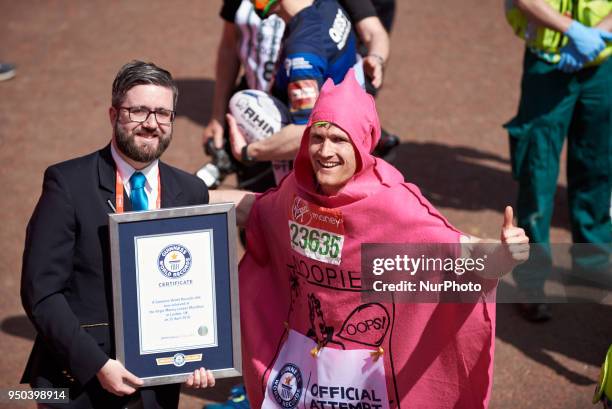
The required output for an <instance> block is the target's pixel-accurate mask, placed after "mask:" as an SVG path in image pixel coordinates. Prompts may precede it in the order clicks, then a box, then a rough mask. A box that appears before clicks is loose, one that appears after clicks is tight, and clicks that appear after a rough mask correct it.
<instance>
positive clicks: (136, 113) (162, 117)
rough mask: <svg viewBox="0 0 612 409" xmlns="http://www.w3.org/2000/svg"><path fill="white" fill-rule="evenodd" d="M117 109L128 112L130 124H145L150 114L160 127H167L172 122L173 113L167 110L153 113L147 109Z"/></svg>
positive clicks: (156, 110)
mask: <svg viewBox="0 0 612 409" xmlns="http://www.w3.org/2000/svg"><path fill="white" fill-rule="evenodd" d="M119 109H125V110H126V111H128V116H129V118H130V121H132V122H140V123H143V122H146V121H147V119H149V115H151V114H153V116H155V120H156V121H157V123H158V124H161V125H169V124H171V123H172V122H173V121H174V114H175V112H174V111H171V110H169V109H163V108H161V109H155V110H153V111H151V110H150V109H149V108H147V107H119Z"/></svg>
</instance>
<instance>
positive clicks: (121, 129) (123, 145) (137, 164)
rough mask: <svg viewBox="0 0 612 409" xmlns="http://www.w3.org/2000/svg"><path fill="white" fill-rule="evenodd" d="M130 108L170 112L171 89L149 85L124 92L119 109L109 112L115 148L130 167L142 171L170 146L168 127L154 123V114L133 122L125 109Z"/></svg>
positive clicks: (172, 106) (172, 107) (170, 137)
mask: <svg viewBox="0 0 612 409" xmlns="http://www.w3.org/2000/svg"><path fill="white" fill-rule="evenodd" d="M134 107H143V108H146V109H148V110H149V111H156V110H160V109H166V110H170V111H172V110H174V96H173V93H172V89H170V88H167V87H163V86H159V85H152V84H146V85H136V86H134V87H132V88H130V89H129V90H128V91H127V92H126V94H125V97H124V98H123V101H122V102H121V105H120V107H111V108H110V110H109V114H110V120H111V123H112V125H113V131H114V132H113V144H114V145H115V148H116V149H117V150H118V151H119V154H121V156H123V158H124V159H125V160H126V161H127V162H128V163H129V164H130V165H132V167H134V168H135V169H142V168H143V167H145V166H147V165H148V164H149V163H151V162H152V161H154V160H155V159H157V158H159V157H160V156H161V154H162V153H164V151H165V150H166V148H167V147H168V145H170V141H171V140H172V123H169V124H160V123H158V122H157V119H156V116H155V114H150V115H149V117H148V118H147V120H146V121H144V122H134V121H132V120H130V114H129V112H128V110H127V109H126V108H134Z"/></svg>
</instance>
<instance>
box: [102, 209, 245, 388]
mask: <svg viewBox="0 0 612 409" xmlns="http://www.w3.org/2000/svg"><path fill="white" fill-rule="evenodd" d="M109 232H110V252H111V267H112V292H113V309H114V317H113V322H114V340H115V351H116V359H117V360H118V361H120V362H121V363H122V364H123V365H124V366H125V367H126V369H127V370H129V371H130V372H132V373H133V374H134V375H136V376H138V377H140V378H141V379H142V380H143V381H144V386H152V385H164V384H170V383H180V382H184V381H185V380H187V378H188V377H189V375H190V374H191V373H193V371H194V370H195V369H197V368H200V367H202V366H203V367H205V368H206V369H210V370H211V371H212V372H213V374H214V375H215V377H216V378H226V377H234V376H240V375H241V374H242V353H241V333H240V305H239V299H238V264H237V248H236V243H237V242H236V239H237V235H236V210H235V206H234V204H232V203H219V204H211V205H198V206H187V207H175V208H167V209H160V210H150V211H140V212H126V213H116V214H109ZM164 242H171V243H172V245H175V244H174V243H179V244H176V245H178V248H179V250H180V249H181V248H182V249H183V250H185V249H187V248H188V247H191V248H192V249H188V250H187V253H184V256H183V258H182V265H183V267H185V266H187V262H186V260H188V261H189V263H188V264H189V266H188V267H187V272H186V273H183V271H184V270H185V268H182V269H181V270H180V272H177V273H175V274H176V275H178V274H184V276H179V277H180V278H181V279H183V280H178V281H177V280H176V279H177V277H174V276H171V275H172V274H171V273H170V272H169V271H168V270H165V269H164V265H165V264H164V262H165V260H166V258H165V256H164V255H163V254H165V253H164V250H166V248H164V249H163V250H162V251H161V252H159V253H158V251H159V250H158V248H156V246H163V244H164ZM181 242H188V243H190V245H189V246H188V245H186V246H182V244H180V243H181ZM194 243H195V248H194ZM202 244H203V245H202ZM166 247H168V246H166ZM139 251H140V255H139ZM151 254H155V255H158V254H159V256H158V257H151V256H150V255H151ZM185 254H186V255H185ZM147 255H148V257H147ZM187 255H188V257H189V258H187ZM179 256H180V254H179ZM207 256H209V257H207ZM175 257H176V255H175ZM179 259H180V257H179ZM143 260H144V261H143ZM143 266H144V267H143ZM196 267H197V268H196ZM156 269H157V270H156ZM190 270H191V271H192V276H191V278H190V279H189V280H185V278H187V277H188V273H189V272H190ZM167 274H168V275H167ZM193 278H195V280H194V279H193ZM155 280H158V282H157V285H158V286H159V290H157V287H155V283H153V284H151V283H152V282H153V281H155ZM185 283H188V284H185ZM194 283H195V284H194ZM203 283H204V284H209V285H210V288H205V287H207V286H206V285H204V284H203ZM183 285H184V286H185V287H182V288H184V289H185V290H186V291H188V294H194V293H195V294H198V296H195V297H193V296H192V297H185V298H180V299H179V298H176V297H175V298H171V297H170V296H167V295H165V294H174V295H176V294H177V293H181V294H182V288H179V286H183ZM143 286H144V288H141V287H143ZM146 286H153V287H150V288H148V287H146ZM165 287H168V289H167V290H166V289H165ZM169 287H173V288H169ZM152 289H155V290H154V291H151V290H152ZM200 290H201V291H200ZM163 291H168V292H167V293H164V295H160V297H161V298H156V295H155V294H157V293H158V292H159V293H162V292H163ZM151 294H153V295H151ZM199 294H201V295H199ZM209 295H212V297H210V296H209ZM165 297H167V298H165ZM145 298H146V300H147V301H149V300H152V302H150V303H148V304H143V303H144V302H145V301H144V300H145ZM194 298H195V299H197V300H198V301H193V299H194ZM176 300H179V301H180V302H176V303H171V301H176ZM185 300H186V301H185ZM202 303H203V304H202ZM143 305H146V306H155V305H158V306H159V309H153V307H151V308H149V307H147V309H146V310H143V308H142V307H143ZM165 307H168V308H165ZM207 307H212V308H207ZM181 310H182V311H181ZM168 311H170V312H168ZM187 311H188V312H187ZM203 311H206V313H204V312H203ZM180 314H185V315H186V317H183V318H184V319H183V318H173V317H172V316H173V315H180ZM194 316H197V317H199V318H202V317H204V318H208V317H212V321H211V320H209V319H206V320H204V321H206V323H207V324H206V325H202V326H200V327H198V329H197V334H198V335H200V336H202V337H198V336H197V335H196V334H192V333H191V332H190V333H189V335H188V336H187V335H185V336H183V335H178V336H170V335H168V336H166V335H167V334H168V332H165V331H167V330H168V328H174V327H173V326H176V325H179V326H180V325H185V326H186V328H195V327H194V326H190V325H189V324H193V322H189V321H190V320H191V321H194V320H197V319H198V318H193V317H194ZM143 317H146V318H147V319H146V320H145V319H143ZM151 317H152V318H151ZM162 318H163V320H164V321H167V326H166V325H164V326H163V328H162V327H160V326H159V323H160V322H161V321H160V320H161V319H162ZM156 320H157V321H156ZM173 321H175V322H173ZM178 321H187V323H186V324H182V323H178V324H177V323H176V322H178ZM200 322H201V321H196V323H200ZM209 327H210V329H211V331H210V332H209ZM161 330H163V331H161ZM160 331H161V333H162V334H165V335H164V336H160V338H159V339H157V337H158V335H157V334H158V333H160ZM190 331H191V330H190ZM164 338H170V339H172V338H177V339H181V338H183V340H182V341H181V342H183V344H181V342H179V343H178V344H176V345H174V346H173V344H172V342H174V341H167V340H165V339H164ZM195 339H198V340H199V339H209V342H205V341H198V343H195V344H194V343H193V342H194V341H192V342H191V343H189V340H195ZM143 340H146V342H145V341H143ZM186 340H187V341H186ZM185 342H186V343H185ZM145 343H146V344H151V345H155V344H156V343H158V345H159V343H163V344H164V345H165V346H167V348H165V349H164V348H161V349H159V348H158V349H155V347H146V348H143V345H145ZM168 343H169V344H168ZM147 348H148V349H147Z"/></svg>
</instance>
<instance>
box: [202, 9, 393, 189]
mask: <svg viewBox="0 0 612 409" xmlns="http://www.w3.org/2000/svg"><path fill="white" fill-rule="evenodd" d="M372 3H374V6H372ZM341 4H342V5H343V6H344V7H345V8H346V10H347V12H348V14H349V16H350V17H351V19H352V21H354V22H356V23H355V29H356V31H357V33H358V35H359V38H360V52H361V53H362V55H364V61H363V63H364V70H365V73H366V78H367V79H368V81H367V83H366V85H367V87H368V88H369V89H370V90H372V92H375V90H376V89H377V88H380V86H381V85H382V83H383V74H384V71H383V67H384V64H385V62H386V61H387V59H388V56H389V38H388V35H387V31H385V28H386V29H387V30H389V29H390V28H391V24H392V20H393V15H394V11H395V2H394V0H391V1H389V0H375V1H373V2H370V1H369V0H366V1H354V0H344V1H341ZM376 13H380V16H381V17H382V18H383V19H384V21H383V23H384V25H385V26H384V27H383V24H381V21H380V20H379V19H378V18H377V17H376ZM220 15H221V17H222V18H223V20H224V26H223V33H222V36H221V40H220V42H219V47H218V51H217V64H216V81H215V90H214V98H213V110H212V115H211V118H210V120H209V122H208V124H207V126H206V127H205V129H204V133H203V142H204V145H205V146H206V147H207V149H206V150H207V152H208V153H209V154H211V155H212V156H213V161H212V162H211V163H210V164H208V165H206V166H205V167H203V168H202V169H201V170H200V171H199V172H198V174H199V176H200V177H201V178H203V179H204V180H205V181H206V182H207V184H208V185H209V186H212V187H213V188H214V187H216V186H217V185H218V184H219V183H220V182H221V181H222V180H223V178H224V177H225V175H227V174H229V173H231V172H233V171H234V170H236V172H237V176H238V181H239V187H241V188H244V189H249V190H252V191H256V192H261V191H265V190H266V189H268V188H269V187H272V186H274V185H275V183H274V177H273V174H272V168H271V166H270V163H269V162H258V163H255V164H251V165H250V166H244V165H242V164H241V163H240V162H239V161H237V160H235V159H233V158H230V157H231V156H232V155H231V154H230V155H227V153H229V152H230V151H229V144H228V143H227V141H228V135H227V130H226V126H225V118H224V115H225V113H226V112H227V109H228V103H229V100H230V98H231V96H232V95H233V94H234V93H236V92H237V91H239V90H244V89H256V90H261V91H265V92H270V91H271V84H272V79H273V75H274V72H275V70H276V65H277V64H276V61H277V60H278V53H279V49H280V46H281V40H282V37H283V32H284V28H285V24H284V22H283V20H282V19H281V18H280V17H278V16H276V15H270V16H268V17H267V18H265V19H263V20H262V19H260V18H259V16H257V14H256V13H255V11H254V8H253V5H252V3H251V2H250V1H248V0H224V3H223V7H222V9H221V12H220ZM241 67H242V68H243V71H244V75H243V76H242V78H241V79H240V81H239V83H238V85H236V80H237V78H238V74H239V73H240V69H241ZM224 135H225V136H224ZM211 140H212V141H214V145H212V142H209V141H211ZM381 141H382V142H381V144H380V149H378V151H379V154H380V155H381V156H383V155H385V154H386V153H388V151H389V150H390V149H392V148H393V147H395V146H397V144H398V143H399V139H398V138H397V137H395V136H394V135H390V136H389V137H386V136H385V135H384V132H383V138H381ZM222 147H225V149H226V151H225V152H224V151H221V150H220V148H222Z"/></svg>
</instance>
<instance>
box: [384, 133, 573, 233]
mask: <svg viewBox="0 0 612 409" xmlns="http://www.w3.org/2000/svg"><path fill="white" fill-rule="evenodd" d="M396 151H397V153H396V155H395V159H394V160H393V165H394V166H395V167H397V168H398V169H399V170H400V171H401V172H402V174H403V175H404V177H405V178H406V180H407V181H408V182H410V183H414V184H415V185H417V186H418V187H419V188H420V189H421V191H422V192H423V194H424V195H425V197H427V199H428V200H430V201H431V202H432V204H433V205H434V206H435V207H438V206H442V207H449V208H454V209H459V210H470V211H476V210H484V209H490V210H495V211H497V212H499V211H501V210H503V209H504V208H505V206H506V205H507V204H509V203H510V204H514V203H516V197H517V184H516V182H515V181H514V180H513V179H512V175H511V173H510V164H509V161H508V160H507V159H505V158H503V157H501V156H499V155H496V154H492V153H489V152H484V151H480V150H478V149H474V148H468V147H453V146H447V145H441V144H438V143H415V142H402V143H401V144H400V145H399V146H398V147H397V148H396ZM566 197H567V189H566V188H565V187H563V186H558V187H557V196H556V199H555V212H554V214H553V220H552V225H553V226H555V227H562V228H566V229H568V228H569V218H568V207H567V200H566Z"/></svg>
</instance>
